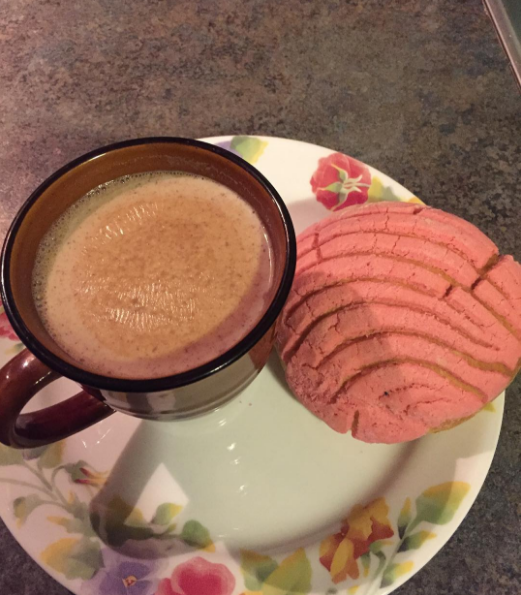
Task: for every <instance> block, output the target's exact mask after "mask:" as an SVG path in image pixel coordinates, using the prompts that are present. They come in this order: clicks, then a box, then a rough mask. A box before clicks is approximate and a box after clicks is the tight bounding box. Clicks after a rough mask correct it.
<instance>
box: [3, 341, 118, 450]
mask: <svg viewBox="0 0 521 595" xmlns="http://www.w3.org/2000/svg"><path fill="white" fill-rule="evenodd" d="M58 378H61V376H60V374H58V373H57V372H54V371H53V370H51V369H50V368H48V367H47V366H46V365H45V364H44V363H42V362H41V361H40V360H39V359H37V358H36V357H35V356H34V355H33V354H32V353H31V352H30V351H28V350H27V349H24V350H23V351H22V352H20V353H19V354H18V355H17V356H16V357H14V358H13V359H12V360H10V361H9V362H8V363H7V364H6V365H5V366H4V367H3V368H2V369H1V370H0V442H2V443H3V444H5V445H6V446H11V447H13V448H34V447H36V446H43V445H45V444H51V443H52V442H56V441H58V440H61V439H62V438H67V436H70V435H71V434H75V433H76V432H79V431H80V430H83V429H85V428H88V427H89V426H91V425H92V424H95V423H96V422H98V421H101V420H102V419H105V418H106V417H108V416H109V415H111V414H112V413H114V410H113V409H111V408H110V407H109V406H108V405H106V404H105V403H103V402H102V401H100V400H99V399H97V398H96V397H93V396H92V395H90V394H88V393H87V392H85V391H84V390H83V391H81V392H79V393H78V394H77V395H75V396H74V397H71V398H69V399H67V400H65V401H63V402H61V403H58V404H57V405H51V406H50V407H46V408H45V409H40V410H39V411H35V412H33V413H23V414H22V413H21V411H22V409H23V408H24V407H25V405H26V404H27V403H28V402H29V401H30V400H31V399H32V397H34V395H35V394H36V393H37V392H39V391H40V390H41V389H42V388H44V387H45V386H47V385H48V384H50V383H51V382H54V381H55V380H58Z"/></svg>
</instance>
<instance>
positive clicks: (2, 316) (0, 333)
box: [0, 307, 20, 341]
mask: <svg viewBox="0 0 521 595" xmlns="http://www.w3.org/2000/svg"><path fill="white" fill-rule="evenodd" d="M0 337H6V338H7V339H11V341H20V339H19V338H18V336H17V335H16V333H15V332H14V331H13V327H12V326H11V323H10V322H9V320H8V319H7V314H6V313H5V312H4V309H3V308H2V307H0Z"/></svg>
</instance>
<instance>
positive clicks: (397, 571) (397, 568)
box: [380, 561, 414, 588]
mask: <svg viewBox="0 0 521 595" xmlns="http://www.w3.org/2000/svg"><path fill="white" fill-rule="evenodd" d="M413 566H414V564H413V563H412V562H410V561H409V562H400V563H399V564H389V566H387V568H386V569H385V570H384V573H383V576H382V582H381V583H380V587H381V588H383V587H388V586H389V585H392V584H393V583H394V582H395V581H396V579H398V578H400V577H401V576H403V575H404V574H407V573H408V572H411V570H412V569H413Z"/></svg>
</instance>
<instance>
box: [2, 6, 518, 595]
mask: <svg viewBox="0 0 521 595" xmlns="http://www.w3.org/2000/svg"><path fill="white" fill-rule="evenodd" d="M233 133H241V134H263V135H273V136H282V137H288V138H296V139H300V140H304V141H308V142H311V143H316V144H320V145H324V146H327V147H331V148H334V149H337V150H340V151H343V152H345V153H348V154H350V155H353V156H355V157H357V158H359V159H361V160H362V161H365V162H367V163H370V164H371V165H373V166H375V167H377V168H378V169H380V170H382V171H384V172H386V173H388V174H389V175H390V176H392V177H394V178H395V179H396V180H398V181H400V182H401V183H403V184H404V185H405V186H406V187H407V188H409V189H410V190H411V191H413V192H414V193H416V194H417V195H418V196H420V197H421V198H423V199H424V200H425V201H426V202H428V203H429V204H430V205H433V206H436V207H441V208H444V209H447V210H449V211H452V212H454V213H456V214H458V215H461V216H463V217H465V218H467V219H468V220H470V221H471V222H472V223H474V224H476V225H478V226H479V227H480V228H481V229H482V230H484V231H485V232H486V233H487V234H489V235H490V236H491V237H492V238H493V239H494V241H495V242H496V243H497V244H498V245H499V247H500V249H501V250H502V251H503V252H506V253H511V254H514V255H515V256H516V257H517V258H518V259H519V258H521V234H520V233H519V229H520V227H521V212H520V206H521V195H520V192H519V182H520V173H521V172H520V162H521V150H520V139H521V100H520V97H519V95H518V91H517V88H516V84H515V82H514V79H513V76H512V74H511V72H510V71H509V67H508V63H507V61H506V58H505V56H504V55H503V53H502V50H501V47H500V46H499V44H498V42H497V39H496V36H495V33H494V29H493V27H492V24H491V22H490V21H489V19H488V18H487V15H486V14H485V12H484V9H483V6H482V4H481V0H459V1H454V0H343V1H340V0H309V1H306V0H300V1H299V0H284V1H283V2H281V1H279V0H249V1H244V0H184V1H176V0H164V1H159V0H156V1H153V0H148V1H144V0H142V1H140V2H124V1H123V0H83V1H81V2H80V1H78V0H70V1H68V2H60V1H59V0H12V1H11V2H8V1H7V0H4V1H3V2H0V172H1V175H0V197H1V203H0V230H1V233H2V236H3V234H4V233H5V230H6V229H7V225H8V223H9V221H10V219H11V218H12V217H13V215H14V213H15V211H16V210H17V209H18V207H19V206H20V204H21V203H22V201H23V200H24V199H25V198H26V197H27V196H28V194H29V192H30V191H31V190H32V189H33V188H34V187H35V186H36V185H37V184H38V183H39V182H40V181H42V180H43V179H44V178H45V177H46V176H47V175H49V174H50V173H52V172H53V170H55V169H56V168H58V167H59V166H61V165H63V164H64V163H65V162H67V161H68V160H70V159H71V158H73V157H75V156H78V155H80V154H81V153H83V152H86V151H88V150H90V149H93V148H95V147H97V146H100V145H103V144H107V143H110V142H113V141H116V140H121V139H125V138H131V137H139V136H152V135H178V136H188V137H203V136H211V135H219V134H233ZM520 391H521V379H518V380H517V381H516V382H514V383H513V385H512V386H511V387H510V388H509V389H508V395H507V396H508V398H507V405H506V413H505V420H504V425H503V431H502V434H501V439H500V441H499V447H498V450H497V453H496V456H495V459H494V462H493V465H492V469H491V471H490V474H489V476H488V478H487V480H486V483H485V485H484V488H483V490H482V492H481V494H480V496H479V498H478V500H477V502H476V503H475V505H474V506H473V508H472V510H471V511H470V513H469V515H468V516H467V518H466V519H465V521H464V522H463V524H462V526H461V528H460V529H459V530H458V531H457V533H456V534H455V535H454V536H453V537H452V539H451V540H450V541H449V543H448V544H447V545H446V547H445V548H444V549H443V550H442V551H441V552H440V553H439V554H438V555H437V556H436V557H435V558H434V559H433V560H432V561H431V562H430V563H429V564H428V565H427V567H425V568H424V569H423V570H421V571H420V572H419V573H418V574H417V575H415V576H414V577H413V578H412V579H411V580H410V581H409V582H408V583H406V585H405V586H403V587H402V588H401V589H399V593H400V594H401V595H412V594H414V595H442V594H445V593H447V594H449V593H450V594H453V593H454V594H456V593H457V594H460V593H461V594H465V595H469V594H486V595H501V594H514V593H519V592H521V572H520V568H519V563H520V524H519V515H520V512H521V473H520V469H521V465H520V459H519V456H520V444H521V441H520V432H521V407H520V395H519V393H520ZM66 592H67V591H66V590H65V589H64V588H63V587H61V586H60V585H59V584H58V583H56V582H54V581H53V580H52V579H51V578H50V577H49V576H47V575H46V574H45V573H44V572H43V571H42V570H41V569H40V568H39V567H38V566H37V565H36V564H35V563H34V562H33V561H32V560H31V559H30V558H29V557H28V556H27V555H26V554H25V552H24V551H23V550H22V549H21V547H20V546H19V545H18V544H17V543H16V542H15V541H14V539H13V538H12V537H11V535H10V534H9V533H8V531H7V530H6V528H5V527H4V526H3V524H1V526H0V594H1V595H15V594H16V595H20V594H27V595H29V594H31V595H64V594H65V593H66ZM201 595H204V594H201Z"/></svg>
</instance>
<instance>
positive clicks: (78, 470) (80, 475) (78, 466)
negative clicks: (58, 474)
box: [63, 460, 88, 481]
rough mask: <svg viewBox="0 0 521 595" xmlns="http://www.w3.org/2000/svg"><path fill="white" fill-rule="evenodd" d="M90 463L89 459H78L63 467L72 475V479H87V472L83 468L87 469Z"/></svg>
mask: <svg viewBox="0 0 521 595" xmlns="http://www.w3.org/2000/svg"><path fill="white" fill-rule="evenodd" d="M87 467H88V463H87V461H83V460H81V461H78V462H77V463H68V464H67V465H64V466H63V468H64V469H65V471H66V472H67V473H68V474H69V475H70V478H71V480H72V481H78V480H83V479H85V477H86V476H85V473H84V472H83V471H82V469H87Z"/></svg>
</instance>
